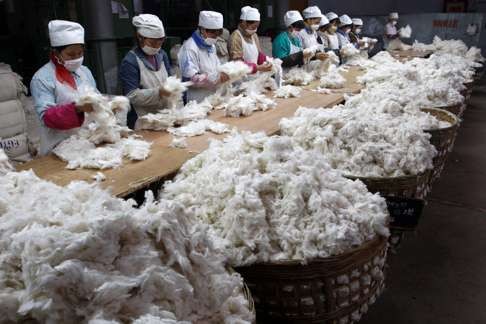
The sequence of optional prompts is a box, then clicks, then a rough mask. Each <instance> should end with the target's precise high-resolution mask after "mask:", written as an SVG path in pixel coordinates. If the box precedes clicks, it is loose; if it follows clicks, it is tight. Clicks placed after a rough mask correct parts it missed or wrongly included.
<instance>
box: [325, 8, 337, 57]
mask: <svg viewBox="0 0 486 324" xmlns="http://www.w3.org/2000/svg"><path fill="white" fill-rule="evenodd" d="M326 18H327V20H328V21H329V24H328V25H327V26H324V27H323V29H324V33H322V34H321V37H322V40H323V44H327V46H325V47H327V48H329V49H331V50H333V51H337V50H339V38H338V35H337V34H336V32H337V29H338V25H339V16H338V15H337V14H335V13H334V12H328V13H327V14H326Z"/></svg>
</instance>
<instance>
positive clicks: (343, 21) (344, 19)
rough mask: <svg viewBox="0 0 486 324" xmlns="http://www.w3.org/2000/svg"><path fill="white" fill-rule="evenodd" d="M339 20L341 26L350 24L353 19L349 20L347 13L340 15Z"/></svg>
mask: <svg viewBox="0 0 486 324" xmlns="http://www.w3.org/2000/svg"><path fill="white" fill-rule="evenodd" d="M339 22H340V23H341V25H343V26H345V25H351V24H352V23H353V21H352V20H351V18H350V17H349V16H348V15H342V16H341V17H339Z"/></svg>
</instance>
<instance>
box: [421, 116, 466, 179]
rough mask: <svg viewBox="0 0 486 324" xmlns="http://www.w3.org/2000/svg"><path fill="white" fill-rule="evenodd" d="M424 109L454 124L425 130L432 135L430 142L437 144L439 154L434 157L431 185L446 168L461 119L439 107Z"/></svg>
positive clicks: (441, 119) (439, 118)
mask: <svg viewBox="0 0 486 324" xmlns="http://www.w3.org/2000/svg"><path fill="white" fill-rule="evenodd" d="M422 111H424V112H426V113H429V114H431V115H432V116H434V117H435V118H437V119H438V120H440V121H447V122H449V123H451V124H452V126H450V127H447V128H442V129H434V130H425V132H426V133H429V134H430V135H431V136H432V137H431V138H430V143H431V144H432V145H434V146H435V148H436V150H437V155H436V157H435V158H434V170H433V171H432V174H431V177H430V184H429V185H430V186H431V185H432V183H433V182H434V181H435V180H437V179H438V178H439V177H440V174H441V173H442V170H443V169H444V165H445V162H446V160H447V156H448V155H449V153H450V152H451V151H452V149H453V148H454V141H455V140H456V135H457V130H458V128H459V119H458V118H457V117H456V116H455V115H453V114H451V113H450V112H448V111H445V110H442V109H437V108H424V109H422Z"/></svg>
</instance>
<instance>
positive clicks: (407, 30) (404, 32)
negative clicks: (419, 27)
mask: <svg viewBox="0 0 486 324" xmlns="http://www.w3.org/2000/svg"><path fill="white" fill-rule="evenodd" d="M398 34H399V35H400V38H410V37H412V27H410V25H407V26H405V27H402V28H400V30H399V31H398Z"/></svg>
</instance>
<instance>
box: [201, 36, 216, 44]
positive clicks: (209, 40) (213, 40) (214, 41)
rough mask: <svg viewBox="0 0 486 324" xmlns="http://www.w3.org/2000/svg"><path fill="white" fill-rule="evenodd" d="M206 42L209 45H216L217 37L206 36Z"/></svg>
mask: <svg viewBox="0 0 486 324" xmlns="http://www.w3.org/2000/svg"><path fill="white" fill-rule="evenodd" d="M204 42H205V43H206V44H208V45H214V44H216V42H217V39H216V38H209V37H208V38H206V39H205V40H204Z"/></svg>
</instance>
